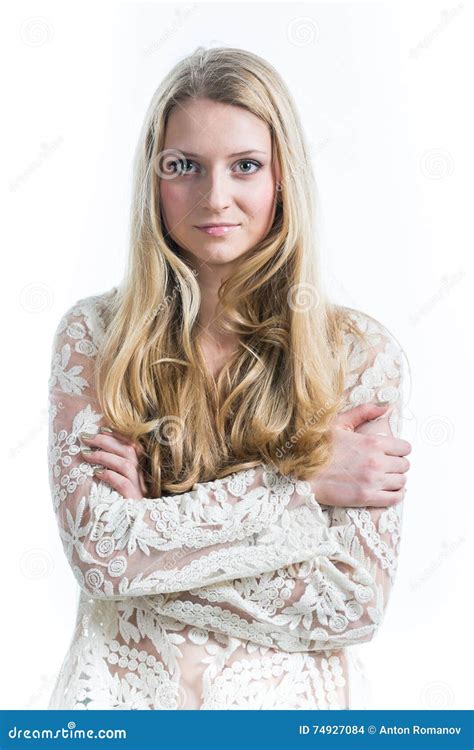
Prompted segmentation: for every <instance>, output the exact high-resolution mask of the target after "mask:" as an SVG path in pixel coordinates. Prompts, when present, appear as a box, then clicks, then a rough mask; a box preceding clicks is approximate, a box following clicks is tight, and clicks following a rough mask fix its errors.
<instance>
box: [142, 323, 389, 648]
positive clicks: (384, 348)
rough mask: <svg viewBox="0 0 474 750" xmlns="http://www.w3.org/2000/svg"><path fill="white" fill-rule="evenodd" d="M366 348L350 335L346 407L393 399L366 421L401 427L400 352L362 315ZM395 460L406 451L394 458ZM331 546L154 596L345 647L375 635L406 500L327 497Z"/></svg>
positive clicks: (194, 619) (232, 629)
mask: <svg viewBox="0 0 474 750" xmlns="http://www.w3.org/2000/svg"><path fill="white" fill-rule="evenodd" d="M359 322H360V323H361V325H362V326H363V327H365V329H366V330H367V333H368V335H369V337H370V347H369V349H367V348H365V347H362V346H361V345H360V344H359V343H357V342H355V341H354V340H353V339H352V336H348V337H347V345H348V347H349V350H348V351H349V369H348V372H347V376H346V391H345V392H346V403H347V406H346V408H345V409H344V411H346V410H347V409H350V408H352V407H353V406H357V405H359V404H361V403H379V402H381V401H383V400H388V401H389V402H390V403H391V405H392V408H391V410H390V416H388V417H385V416H384V417H383V419H379V420H377V421H373V422H369V423H366V424H365V425H363V426H362V428H361V430H360V431H363V432H372V433H374V434H377V433H379V432H384V433H385V434H393V435H395V436H397V437H398V436H400V425H401V418H402V371H403V367H402V365H403V361H402V353H401V350H400V349H399V347H398V346H397V344H396V343H395V341H394V340H393V339H392V337H391V336H390V334H389V333H388V332H387V331H386V330H385V329H383V327H382V326H380V325H376V324H375V323H373V322H372V321H371V320H369V319H367V318H365V316H364V317H362V316H361V318H359ZM395 460H396V461H398V460H399V459H395ZM320 510H321V519H322V522H323V521H324V522H325V524H326V525H327V530H326V537H325V538H326V541H327V550H326V551H325V552H323V551H322V549H321V547H320V548H319V549H315V551H314V553H313V555H312V557H311V559H309V560H305V561H304V562H302V563H298V564H295V565H289V566H282V567H281V568H279V569H278V570H274V571H266V572H264V573H260V574H258V575H257V576H250V577H245V578H240V577H239V578H238V579H236V580H232V581H231V580H229V581H223V582H221V583H219V584H218V585H211V586H205V587H200V588H196V589H192V590H190V591H185V592H181V593H179V594H170V595H168V596H157V597H152V598H151V599H150V600H149V601H150V602H153V606H154V607H155V608H156V611H158V612H160V613H162V614H166V615H169V616H172V617H174V618H176V619H178V620H182V621H184V622H187V623H189V624H194V625H197V626H201V627H209V628H210V629H211V630H220V631H222V632H225V633H229V634H231V635H236V636H239V637H241V638H244V639H245V638H246V639H248V640H254V641H256V642H257V643H260V644H263V645H268V646H277V647H279V648H281V649H283V650H285V651H306V650H308V651H310V650H324V649H328V648H331V649H332V648H339V647H343V646H348V645H351V644H355V643H362V642H365V641H369V640H371V638H372V637H373V636H374V634H375V632H376V631H377V629H378V628H379V627H380V625H381V623H382V620H383V616H384V613H385V610H386V607H387V602H388V600H389V597H390V593H391V590H392V587H393V584H394V581H395V574H396V567H397V559H398V552H399V540H400V531H401V519H402V503H398V504H396V505H393V506H391V507H388V508H374V507H367V508H344V507H331V508H327V506H326V507H325V506H320Z"/></svg>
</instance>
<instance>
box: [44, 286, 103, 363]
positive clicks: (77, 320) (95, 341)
mask: <svg viewBox="0 0 474 750" xmlns="http://www.w3.org/2000/svg"><path fill="white" fill-rule="evenodd" d="M116 294H117V287H112V288H111V289H109V290H108V291H106V292H102V293H100V294H94V295H90V296H88V297H81V298H80V299H78V300H76V302H74V303H73V304H72V305H70V306H69V307H68V308H67V309H66V310H65V311H64V312H63V313H62V315H61V316H60V318H59V322H58V324H57V326H56V330H55V333H54V339H55V341H56V340H57V339H58V338H62V339H69V340H70V342H74V348H75V349H76V351H81V350H82V353H84V354H85V353H88V354H92V353H93V352H92V351H91V349H93V350H94V351H96V350H97V348H98V346H99V345H100V343H101V340H102V338H103V335H104V332H105V326H106V321H107V315H108V313H109V312H110V309H111V304H112V302H113V301H114V299H115V297H116ZM86 344H87V346H86ZM86 349H88V351H87V352H86Z"/></svg>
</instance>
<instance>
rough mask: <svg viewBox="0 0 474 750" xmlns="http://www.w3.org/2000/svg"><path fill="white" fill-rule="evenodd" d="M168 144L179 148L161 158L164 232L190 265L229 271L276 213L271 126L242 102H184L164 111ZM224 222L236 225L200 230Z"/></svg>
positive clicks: (261, 234) (264, 230)
mask: <svg viewBox="0 0 474 750" xmlns="http://www.w3.org/2000/svg"><path fill="white" fill-rule="evenodd" d="M167 149H172V150H173V152H175V151H176V152H177V153H170V154H169V155H165V156H164V157H163V159H160V162H159V165H160V172H161V174H162V175H164V176H162V177H161V178H160V180H159V185H160V198H161V206H162V214H163V219H164V223H165V229H166V232H167V233H168V234H169V235H170V236H171V237H172V238H173V239H174V241H175V242H176V243H177V244H178V245H179V246H180V248H182V252H183V254H184V255H185V256H186V257H188V258H189V260H191V262H192V263H193V265H194V266H196V265H197V266H199V265H200V262H204V263H205V264H206V265H208V266H210V267H218V266H219V267H220V268H219V270H220V271H221V272H222V271H225V272H228V271H230V269H231V268H232V267H233V266H235V265H236V264H237V263H238V261H239V258H240V257H241V256H242V255H243V254H244V253H245V252H247V251H248V250H249V249H251V248H252V247H254V246H255V245H256V244H257V243H258V242H259V241H260V240H261V239H262V238H263V237H265V235H266V234H267V233H268V231H269V229H270V228H271V225H272V223H273V219H274V216H275V200H276V182H277V180H278V179H279V172H278V170H277V172H276V173H275V174H274V173H273V169H272V143H271V136H270V130H269V128H268V125H267V124H266V123H264V122H263V121H262V120H260V119H259V118H258V117H256V116H255V115H254V114H252V113H251V112H248V111H247V110H245V109H243V108H242V107H238V106H235V105H232V104H222V103H221V102H215V101H212V100H210V99H197V100H191V101H190V100H188V101H187V102H184V103H182V104H180V105H177V106H176V107H175V108H174V109H173V111H172V112H171V114H170V116H169V119H168V123H167V127H166V134H165V143H164V146H163V150H164V151H166V150H167ZM183 156H184V157H186V158H185V161H182V157H183ZM180 157H181V159H180ZM222 223H227V224H231V225H234V226H233V227H232V228H231V229H229V230H224V229H211V230H209V231H208V232H206V231H204V230H203V229H200V228H199V227H200V226H202V225H203V224H222ZM196 262H197V263H196ZM220 275H224V274H222V273H221V274H220Z"/></svg>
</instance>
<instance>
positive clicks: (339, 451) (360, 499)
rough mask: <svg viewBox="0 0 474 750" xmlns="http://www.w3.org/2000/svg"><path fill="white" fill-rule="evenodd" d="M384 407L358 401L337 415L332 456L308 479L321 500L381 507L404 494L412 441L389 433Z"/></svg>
mask: <svg viewBox="0 0 474 750" xmlns="http://www.w3.org/2000/svg"><path fill="white" fill-rule="evenodd" d="M387 409H388V405H387V406H376V405H375V404H362V405H361V406H356V407H355V408H354V409H349V410H348V411H346V412H343V413H342V414H337V415H336V417H335V419H334V421H333V427H332V428H331V435H332V441H333V458H332V461H331V463H330V464H329V465H328V466H327V467H326V469H324V470H323V471H321V472H319V473H318V474H317V475H316V476H315V477H314V478H313V479H312V480H310V484H311V486H312V489H313V492H314V495H315V498H316V500H317V501H318V502H319V503H322V504H323V505H333V506H340V507H354V506H355V507H359V506H360V507H366V506H369V507H381V508H384V507H389V506H391V505H396V504H397V503H399V502H401V501H402V500H403V499H404V497H405V492H406V479H407V477H406V472H407V471H408V469H409V468H410V463H409V461H408V459H407V458H405V456H406V455H407V454H408V453H410V452H411V445H410V443H409V442H408V441H407V440H402V439H399V438H396V437H393V435H392V433H391V429H390V424H389V421H388V412H387Z"/></svg>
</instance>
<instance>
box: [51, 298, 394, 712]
mask: <svg viewBox="0 0 474 750" xmlns="http://www.w3.org/2000/svg"><path fill="white" fill-rule="evenodd" d="M113 293H114V289H113V290H112V291H109V292H107V293H105V294H102V295H97V296H93V297H88V298H85V299H82V300H79V301H78V302H76V303H75V305H73V306H72V307H71V308H69V310H67V312H66V313H65V314H64V315H63V316H62V318H61V320H60V321H59V324H58V327H57V329H56V332H55V336H54V341H53V346H52V356H51V376H50V380H49V396H50V398H49V445H48V463H49V477H50V486H51V496H52V500H53V508H54V512H55V514H56V518H57V523H58V530H59V534H60V537H61V540H62V544H63V548H64V552H65V555H66V558H67V560H68V562H69V565H70V567H71V570H72V573H73V574H74V577H75V579H76V581H77V583H78V585H79V588H80V597H79V604H78V610H77V618H76V627H75V631H74V634H73V638H72V641H71V644H70V647H69V650H68V653H67V655H66V657H65V659H64V661H63V664H62V667H61V670H60V673H59V675H58V678H57V682H56V685H55V689H54V691H53V694H52V696H51V699H50V703H49V708H75V709H99V708H100V709H102V708H115V709H122V710H123V709H130V708H133V709H151V710H153V709H161V708H173V709H180V708H196V709H208V708H215V709H219V708H226V709H242V708H253V709H255V708H259V709H270V708H282V709H288V708H301V709H303V708H321V709H322V708H348V707H350V705H349V703H350V701H349V695H350V693H349V687H350V686H349V684H348V676H349V673H350V659H351V654H350V649H348V648H347V647H349V646H351V645H353V644H359V643H364V642H367V641H369V640H371V638H372V637H373V636H374V634H375V632H376V631H377V629H378V628H379V627H380V624H381V622H382V620H383V616H384V612H385V609H386V606H387V602H388V598H389V595H390V591H391V588H392V586H393V583H394V580H395V575H396V566H397V558H398V552H399V542H400V533H401V518H402V505H403V504H401V503H400V504H397V505H396V506H392V507H390V508H387V509H383V508H339V507H337V508H336V507H332V506H324V505H322V504H320V503H318V501H317V499H316V498H315V496H314V494H313V493H312V492H311V487H310V484H309V483H308V482H304V481H300V480H297V479H296V478H294V477H292V476H284V475H282V474H281V473H280V472H278V471H276V470H274V469H273V468H272V467H270V466H267V465H265V464H261V465H259V466H258V467H255V468H253V469H250V470H246V471H241V472H236V473H234V474H232V475H230V476H228V477H225V478H223V479H216V480H215V481H211V482H206V483H198V484H195V485H194V487H193V488H192V489H191V490H190V491H189V492H186V493H184V494H181V495H169V496H163V497H161V498H144V499H134V498H125V497H123V496H121V495H120V494H119V493H118V492H116V491H114V490H112V489H111V488H110V487H109V486H108V485H106V484H105V482H102V481H101V480H100V479H98V478H97V477H94V476H93V474H92V469H93V466H94V464H91V463H88V462H85V461H83V460H82V459H81V454H80V448H81V444H80V440H79V433H80V432H82V431H85V432H92V433H96V432H97V431H98V430H99V427H101V426H102V425H103V424H105V420H104V417H103V415H102V414H101V413H100V410H99V403H98V399H97V395H96V391H95V386H94V369H93V367H94V359H95V356H96V354H97V352H98V350H99V347H100V344H101V340H102V337H103V335H104V330H105V314H106V310H107V303H108V301H109V300H110V297H111V295H112V294H113ZM351 314H352V315H353V316H355V318H356V319H357V322H358V324H359V325H360V326H361V327H362V328H363V329H364V331H365V332H366V333H367V335H368V336H369V342H370V346H369V347H368V348H367V347H366V346H362V344H361V343H360V342H359V340H358V339H356V338H355V337H353V335H352V334H346V336H345V345H346V346H347V348H348V354H349V367H348V370H347V373H346V383H345V386H346V407H345V409H349V408H351V407H352V406H354V405H358V404H361V403H368V402H373V403H378V402H379V401H382V400H384V401H387V400H388V401H390V402H391V403H392V404H393V407H394V408H393V411H392V414H391V417H390V427H391V431H392V433H393V434H394V435H399V434H400V424H401V408H402V390H401V388H402V369H403V368H402V358H401V351H400V349H399V347H398V346H397V345H396V343H395V342H394V340H393V338H392V337H391V335H390V334H389V332H388V331H387V330H386V329H385V328H383V326H381V325H380V324H379V323H377V322H376V321H374V320H373V319H371V318H369V317H368V316H365V315H364V314H363V313H361V312H353V313H351Z"/></svg>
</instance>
